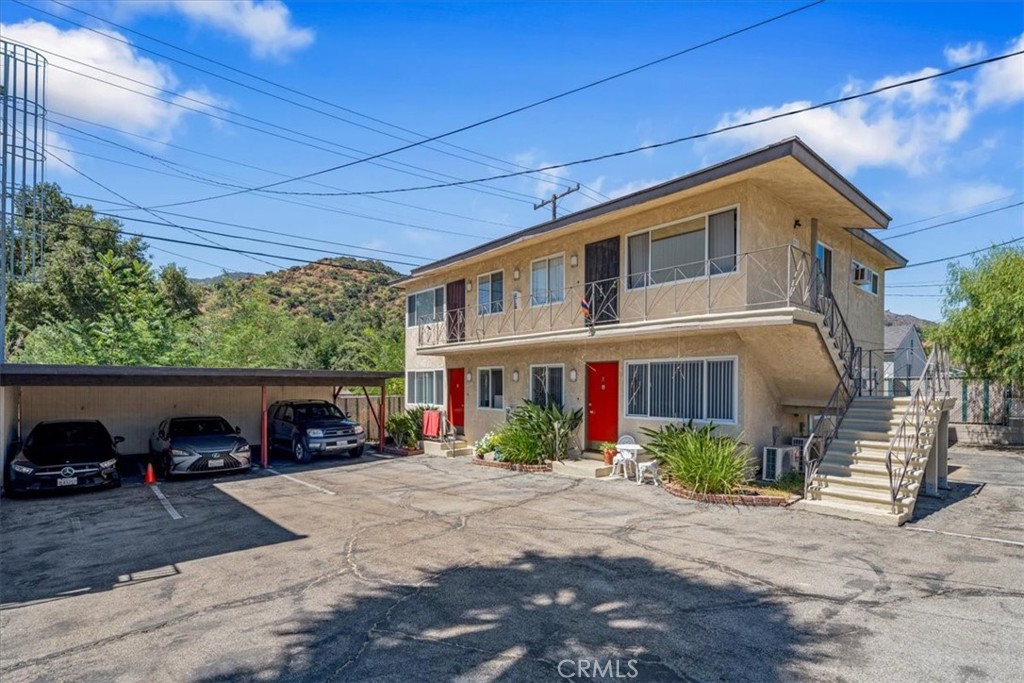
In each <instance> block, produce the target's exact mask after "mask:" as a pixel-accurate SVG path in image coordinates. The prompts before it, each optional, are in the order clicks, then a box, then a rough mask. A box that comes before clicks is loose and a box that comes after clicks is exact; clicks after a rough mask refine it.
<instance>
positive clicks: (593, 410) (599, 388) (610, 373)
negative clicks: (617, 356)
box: [587, 361, 619, 443]
mask: <svg viewBox="0 0 1024 683" xmlns="http://www.w3.org/2000/svg"><path fill="white" fill-rule="evenodd" d="M618 439H619V364H618V363H617V362H614V361H612V362H610V363H587V441H588V442H591V443H592V442H600V441H618Z"/></svg>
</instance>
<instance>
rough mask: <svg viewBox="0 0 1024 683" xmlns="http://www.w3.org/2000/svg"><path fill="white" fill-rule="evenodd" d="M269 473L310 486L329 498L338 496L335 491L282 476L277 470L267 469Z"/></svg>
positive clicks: (288, 476) (289, 476)
mask: <svg viewBox="0 0 1024 683" xmlns="http://www.w3.org/2000/svg"><path fill="white" fill-rule="evenodd" d="M267 472H272V473H274V474H276V475H277V476H279V477H284V478H285V479H287V480H289V481H294V482H295V483H296V484H302V485H303V486H308V487H309V488H311V489H315V490H317V491H319V492H320V493H326V494H327V495H328V496H336V495H338V494H336V493H335V492H334V491H329V490H327V489H325V488H320V487H319V486H317V485H316V484H310V483H309V482H308V481H302V480H301V479H296V478H295V477H293V476H291V475H290V474H281V473H280V472H278V471H277V470H275V469H274V468H273V467H268V468H267Z"/></svg>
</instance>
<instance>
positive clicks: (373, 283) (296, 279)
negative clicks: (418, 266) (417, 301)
mask: <svg viewBox="0 0 1024 683" xmlns="http://www.w3.org/2000/svg"><path fill="white" fill-rule="evenodd" d="M230 277H231V279H233V280H235V281H236V282H237V284H238V286H239V287H240V288H241V290H242V292H244V291H246V290H247V289H249V288H251V287H253V286H256V285H258V284H264V285H266V287H267V291H268V292H269V294H270V298H271V302H272V303H273V305H275V306H278V307H282V308H286V309H287V310H288V311H290V312H292V313H294V314H295V315H297V316H304V315H310V316H312V317H315V318H319V319H321V320H323V321H325V322H352V321H354V320H360V321H364V322H366V323H370V324H373V325H379V326H384V325H387V324H389V323H392V324H393V323H399V324H401V320H402V315H403V299H402V296H401V292H400V291H399V290H398V289H396V288H394V287H392V286H391V283H392V282H394V281H395V280H397V279H398V278H400V277H401V273H399V272H398V271H396V270H394V269H392V268H390V267H388V266H386V265H384V264H383V263H381V262H380V261H362V260H357V259H351V258H331V259H321V260H320V261H317V262H316V263H312V264H307V265H302V266H295V267H292V268H288V269H286V270H279V271H274V272H272V273H267V274H266V275H243V276H240V277H237V276H234V275H232V276H230ZM201 284H202V287H203V292H204V303H203V308H204V309H205V310H209V309H211V308H212V309H216V308H217V307H218V303H217V295H218V291H219V290H220V289H221V288H222V287H223V286H224V281H223V279H222V278H219V279H213V281H212V282H210V281H204V282H203V283H201Z"/></svg>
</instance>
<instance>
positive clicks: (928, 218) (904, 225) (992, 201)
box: [889, 192, 1017, 230]
mask: <svg viewBox="0 0 1024 683" xmlns="http://www.w3.org/2000/svg"><path fill="white" fill-rule="evenodd" d="M1016 194H1017V193H1016V192H1011V193H1010V194H1008V195H1006V196H1003V197H997V198H995V199H990V200H988V201H987V202H980V203H978V204H971V205H970V206H965V207H963V208H960V209H956V210H955V211H946V212H944V213H939V214H935V215H934V216H926V217H924V218H918V219H917V220H914V221H907V222H906V223H900V224H899V225H890V226H889V230H900V229H902V228H909V227H910V226H911V225H917V224H918V223H927V222H928V221H931V220H935V219H936V218H943V217H945V216H955V215H956V214H958V213H963V212H964V211H970V210H971V209H979V208H981V207H983V206H988V205H989V204H995V203H996V202H1001V201H1003V200H1005V199H1010V198H1012V197H1013V196H1014V195H1016Z"/></svg>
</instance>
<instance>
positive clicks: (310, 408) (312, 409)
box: [294, 403, 347, 421]
mask: <svg viewBox="0 0 1024 683" xmlns="http://www.w3.org/2000/svg"><path fill="white" fill-rule="evenodd" d="M294 408H295V419H296V420H300V421H304V420H323V419H329V418H342V419H344V418H345V417H347V416H346V415H345V413H343V412H341V410H340V409H339V408H338V406H336V405H334V404H333V403H300V404H297V405H295V406H294Z"/></svg>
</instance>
